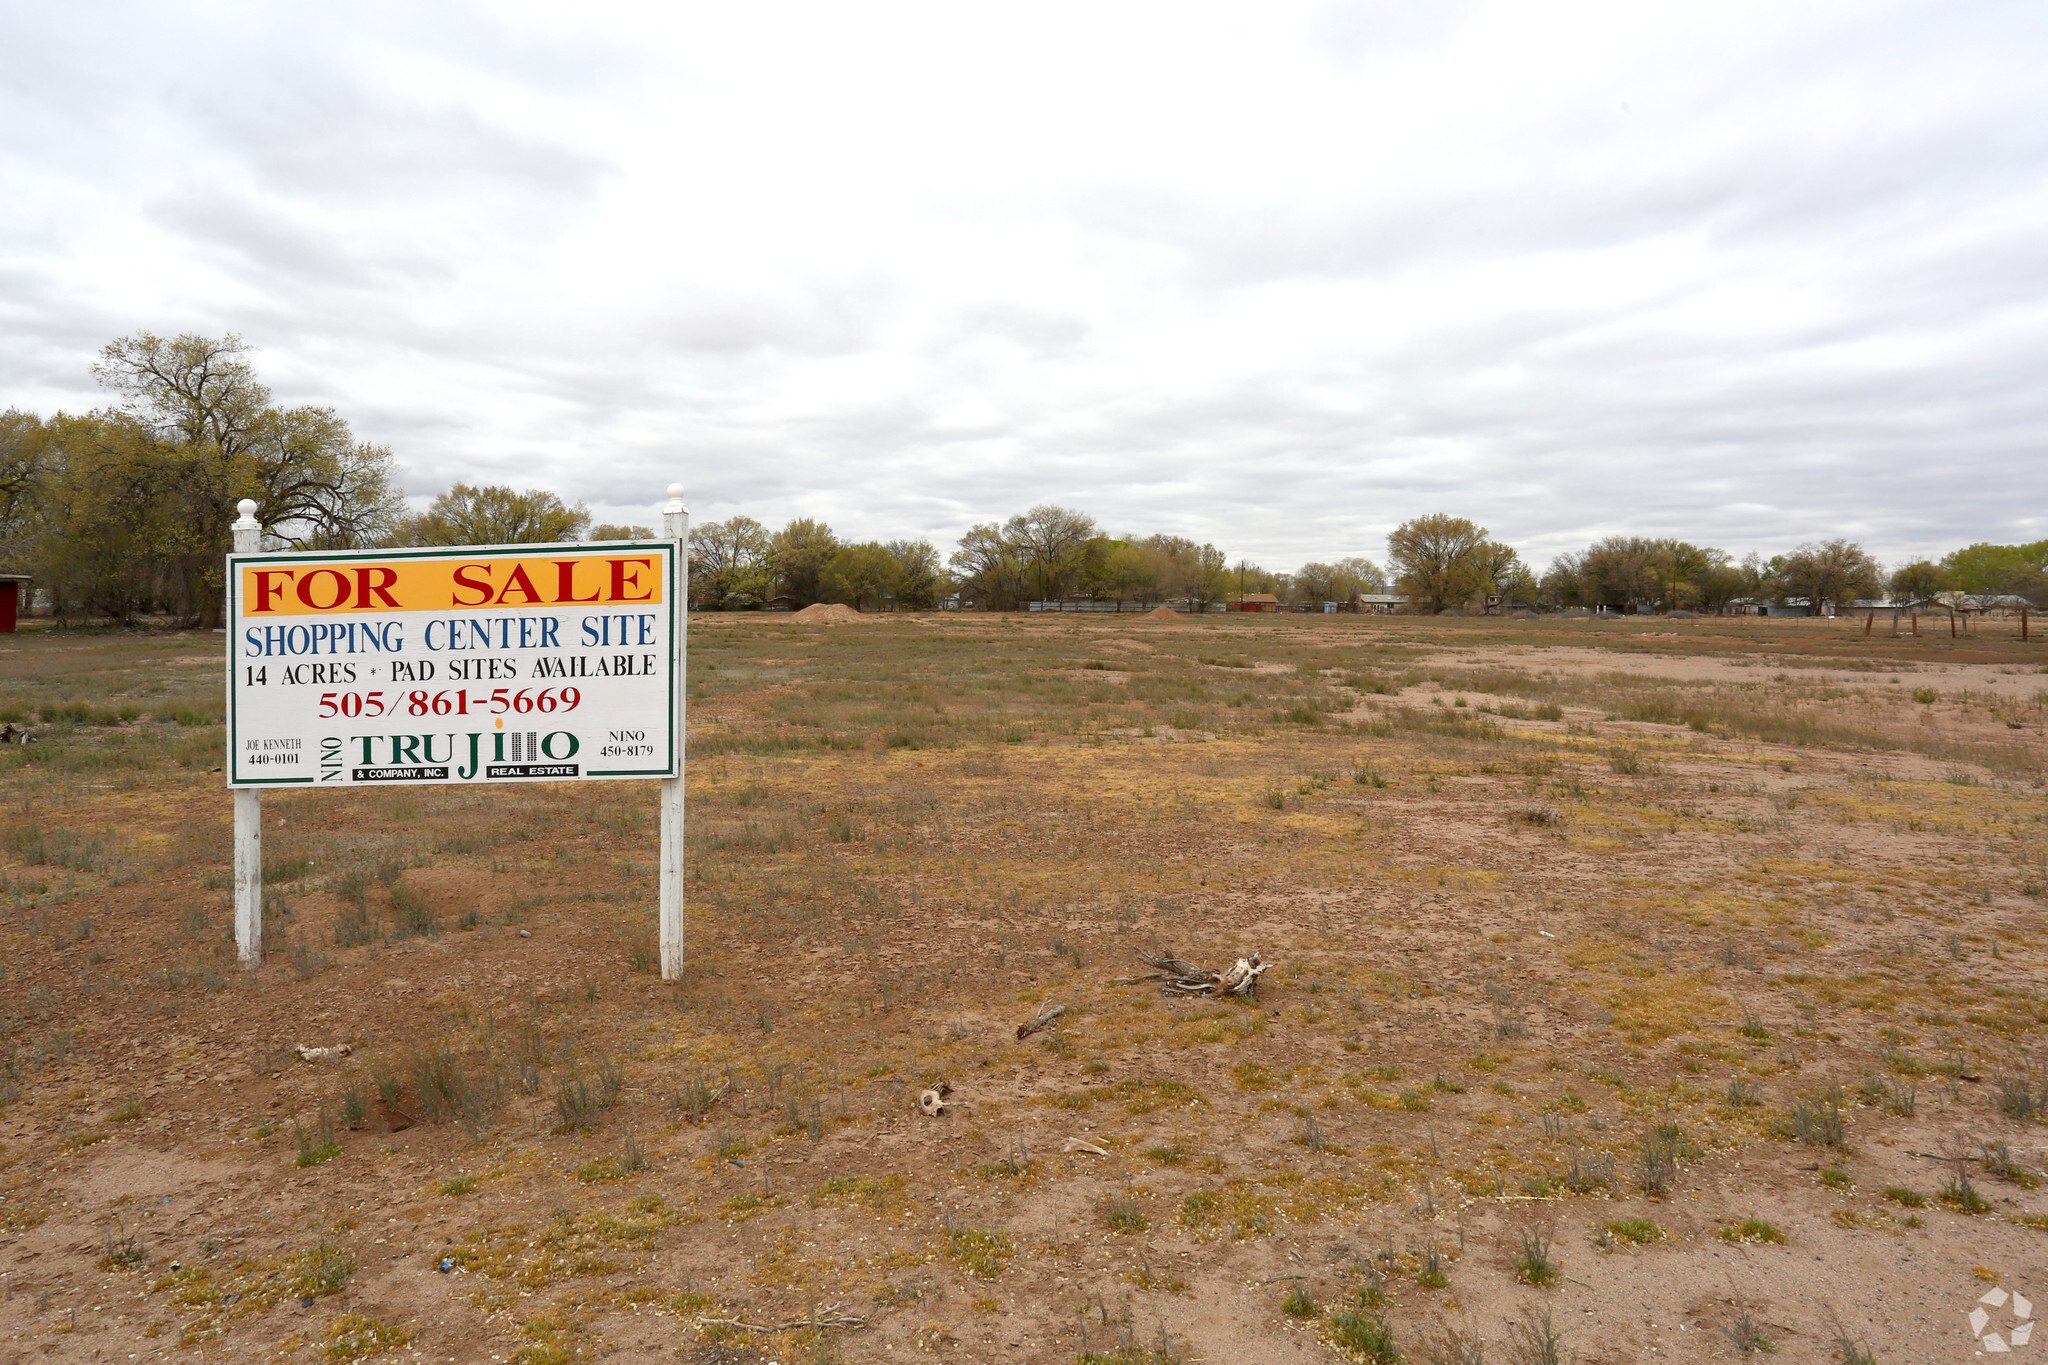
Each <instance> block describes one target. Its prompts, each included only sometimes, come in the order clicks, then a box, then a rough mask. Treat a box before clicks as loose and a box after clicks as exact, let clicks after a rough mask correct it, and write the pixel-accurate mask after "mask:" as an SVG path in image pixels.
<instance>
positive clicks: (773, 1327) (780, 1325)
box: [697, 1303, 867, 1332]
mask: <svg viewBox="0 0 2048 1365" xmlns="http://www.w3.org/2000/svg"><path fill="white" fill-rule="evenodd" d="M866 1322H867V1319H866V1318H857V1317H855V1316H853V1314H851V1313H842V1312H840V1311H839V1305H838V1304H836V1303H835V1304H832V1305H830V1306H829V1307H827V1308H826V1309H825V1311H824V1312H822V1313H820V1314H818V1316H816V1317H814V1318H793V1319H791V1320H790V1321H788V1322H773V1323H770V1322H742V1321H740V1320H739V1319H738V1318H698V1319H697V1325H698V1326H700V1327H736V1328H738V1329H740V1330H741V1331H743V1332H791V1331H795V1330H796V1329H797V1328H799V1327H817V1328H827V1327H859V1326H862V1325H863V1324H865V1323H866Z"/></svg>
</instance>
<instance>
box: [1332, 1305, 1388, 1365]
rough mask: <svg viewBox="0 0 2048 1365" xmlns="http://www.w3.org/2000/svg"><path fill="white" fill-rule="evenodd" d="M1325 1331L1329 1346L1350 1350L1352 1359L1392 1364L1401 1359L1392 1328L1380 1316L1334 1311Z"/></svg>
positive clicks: (1377, 1364) (1374, 1364)
mask: <svg viewBox="0 0 2048 1365" xmlns="http://www.w3.org/2000/svg"><path fill="white" fill-rule="evenodd" d="M1324 1331H1325V1332H1326V1333H1327V1335H1328V1336H1329V1338H1330V1343H1331V1344H1332V1345H1334V1346H1335V1347H1336V1348H1337V1349H1338V1350H1340V1351H1348V1352H1350V1353H1351V1356H1352V1358H1353V1359H1354V1360H1363V1361H1368V1362H1370V1365H1394V1362H1396V1361H1398V1360H1399V1359H1400V1358H1401V1349H1400V1347H1399V1346H1397V1345H1395V1343H1394V1329H1393V1328H1391V1327H1389V1326H1387V1324H1386V1321H1385V1320H1384V1319H1382V1318H1378V1317H1374V1316H1372V1315H1370V1314H1367V1313H1360V1312H1356V1311H1347V1312H1343V1313H1337V1314H1335V1315H1333V1316H1332V1317H1331V1318H1330V1321H1329V1323H1328V1325H1327V1326H1326V1327H1325V1329H1324Z"/></svg>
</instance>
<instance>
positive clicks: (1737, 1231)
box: [1714, 1218, 1785, 1245]
mask: <svg viewBox="0 0 2048 1365" xmlns="http://www.w3.org/2000/svg"><path fill="white" fill-rule="evenodd" d="M1714 1235H1715V1236H1716V1237H1719V1238H1720V1239H1721V1240H1722V1241H1724V1242H1749V1243H1755V1244H1763V1243H1767V1242H1768V1243H1776V1244H1779V1245H1783V1243H1784V1241H1785V1234H1784V1233H1782V1232H1780V1231H1778V1230H1777V1229H1776V1228H1775V1227H1772V1226H1771V1225H1770V1224H1769V1223H1767V1222H1765V1221H1764V1220H1763V1219H1761V1218H1745V1219H1743V1220H1742V1221H1741V1222H1740V1223H1730V1224H1729V1225H1728V1226H1727V1227H1724V1228H1720V1229H1718V1230H1716V1232H1715V1233H1714Z"/></svg>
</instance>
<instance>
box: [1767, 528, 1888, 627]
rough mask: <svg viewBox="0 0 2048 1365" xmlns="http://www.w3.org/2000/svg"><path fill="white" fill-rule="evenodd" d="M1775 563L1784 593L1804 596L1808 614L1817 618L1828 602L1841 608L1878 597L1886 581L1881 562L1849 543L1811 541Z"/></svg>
mask: <svg viewBox="0 0 2048 1365" xmlns="http://www.w3.org/2000/svg"><path fill="white" fill-rule="evenodd" d="M1773 562H1774V563H1775V564H1776V566H1777V569H1778V580H1779V589H1780V591H1781V592H1782V594H1783V595H1784V596H1786V597H1804V598H1805V599H1806V600H1807V603H1808V606H1807V610H1808V612H1810V613H1811V614H1812V615H1815V616H1818V615H1820V614H1821V608H1822V606H1823V605H1824V604H1827V603H1833V604H1834V605H1835V606H1837V607H1840V606H1842V605H1844V604H1845V603H1848V602H1853V601H1855V600H1856V599H1857V598H1866V597H1875V596H1877V593H1878V584H1879V583H1880V582H1881V581H1882V579H1883V575H1882V574H1881V573H1880V571H1879V569H1878V564H1877V561H1876V560H1875V559H1872V558H1871V557H1870V556H1869V555H1868V554H1865V553H1864V550H1863V547H1862V546H1861V545H1858V544H1855V543H1854V542H1852V541H1848V540H1827V541H1819V542H1810V543H1808V544H1805V545H1801V546H1800V547H1799V548H1798V549H1797V550H1794V551H1793V552H1792V553H1791V554H1789V555H1785V556H1783V557H1782V558H1780V559H1777V560H1774V561H1773Z"/></svg>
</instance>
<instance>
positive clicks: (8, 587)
mask: <svg viewBox="0 0 2048 1365" xmlns="http://www.w3.org/2000/svg"><path fill="white" fill-rule="evenodd" d="M27 595H28V575H27V574H25V573H0V634H7V633H10V632H12V631H13V629H14V619H15V617H16V616H18V615H20V613H21V608H22V607H23V606H25V605H27V604H26V603H25V602H23V600H22V599H23V598H24V597H26V596H27Z"/></svg>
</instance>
